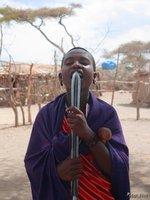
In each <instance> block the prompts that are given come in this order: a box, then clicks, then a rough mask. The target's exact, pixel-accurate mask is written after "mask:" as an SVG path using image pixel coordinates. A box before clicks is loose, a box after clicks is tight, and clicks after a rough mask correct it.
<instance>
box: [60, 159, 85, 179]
mask: <svg viewBox="0 0 150 200" xmlns="http://www.w3.org/2000/svg"><path fill="white" fill-rule="evenodd" d="M82 166H83V164H82V159H81V158H73V159H71V158H70V156H69V157H68V158H66V159H65V160H63V161H62V162H61V163H60V164H58V165H57V172H58V175H59V178H60V179H62V180H64V181H73V180H76V179H79V178H80V177H81V173H82Z"/></svg>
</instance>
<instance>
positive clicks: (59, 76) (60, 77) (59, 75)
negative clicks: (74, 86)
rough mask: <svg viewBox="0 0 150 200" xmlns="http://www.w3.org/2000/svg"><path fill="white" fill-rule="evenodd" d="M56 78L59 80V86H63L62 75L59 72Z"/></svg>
mask: <svg viewBox="0 0 150 200" xmlns="http://www.w3.org/2000/svg"><path fill="white" fill-rule="evenodd" d="M58 78H59V83H60V85H61V86H63V80H62V73H61V72H59V74H58Z"/></svg>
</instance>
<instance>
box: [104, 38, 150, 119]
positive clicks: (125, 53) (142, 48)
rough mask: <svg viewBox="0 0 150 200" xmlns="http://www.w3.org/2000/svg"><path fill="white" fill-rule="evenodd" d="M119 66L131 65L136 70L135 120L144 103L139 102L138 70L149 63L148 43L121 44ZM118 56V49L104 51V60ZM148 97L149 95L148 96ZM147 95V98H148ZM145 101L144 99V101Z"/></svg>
mask: <svg viewBox="0 0 150 200" xmlns="http://www.w3.org/2000/svg"><path fill="white" fill-rule="evenodd" d="M119 50H120V51H119V54H120V59H119V63H120V65H123V66H125V65H128V64H131V65H133V66H134V67H135V68H137V70H138V73H139V75H138V79H137V83H136V107H137V120H138V119H139V118H140V107H141V105H142V104H143V102H144V101H142V102H139V97H138V95H139V87H140V69H141V68H143V67H144V66H145V64H146V63H148V62H150V54H149V53H150V42H141V41H132V42H130V43H126V44H122V45H120V47H119ZM117 55H118V48H117V49H115V50H113V51H110V52H108V51H105V52H104V55H103V56H104V57H105V58H113V59H116V58H117ZM148 95H149V94H148ZM148 95H147V96H148ZM144 100H146V98H145V99H144Z"/></svg>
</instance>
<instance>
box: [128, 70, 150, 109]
mask: <svg viewBox="0 0 150 200" xmlns="http://www.w3.org/2000/svg"><path fill="white" fill-rule="evenodd" d="M132 74H133V78H134V81H135V84H134V89H133V92H132V99H133V103H135V104H136V102H137V97H138V102H143V103H144V105H146V106H150V74H149V71H148V70H146V69H144V68H142V69H137V70H135V71H134V72H133V73H132ZM137 93H138V96H137Z"/></svg>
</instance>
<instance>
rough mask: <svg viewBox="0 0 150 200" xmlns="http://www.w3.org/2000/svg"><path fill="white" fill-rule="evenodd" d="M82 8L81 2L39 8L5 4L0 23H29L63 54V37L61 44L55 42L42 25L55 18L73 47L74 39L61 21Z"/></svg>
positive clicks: (0, 12)
mask: <svg viewBox="0 0 150 200" xmlns="http://www.w3.org/2000/svg"><path fill="white" fill-rule="evenodd" d="M77 8H82V6H81V4H73V3H72V4H70V5H69V6H68V7H57V8H47V7H45V8H40V9H36V10H33V9H16V8H11V7H9V6H6V7H4V8H0V14H1V17H0V23H7V24H8V25H9V24H10V23H11V22H16V23H19V24H27V23H28V24H30V25H31V26H32V27H34V28H36V29H37V30H38V31H39V32H40V33H41V34H42V35H43V36H44V37H45V39H46V40H47V41H48V42H49V43H51V44H52V45H53V46H55V47H56V48H57V49H59V50H60V51H61V52H62V53H63V54H65V50H64V47H63V39H62V41H61V44H57V43H55V42H54V41H52V40H51V39H50V36H47V35H46V34H45V33H44V31H43V30H42V27H43V26H44V25H45V23H46V21H47V20H52V19H55V20H56V21H57V22H58V24H60V25H61V26H62V27H63V28H64V30H65V32H66V34H67V36H68V37H70V40H71V44H72V45H73V46H74V47H75V40H74V38H73V36H72V35H71V34H70V33H69V32H68V30H67V27H66V26H65V24H64V23H63V19H66V18H69V17H71V16H74V15H75V9H77Z"/></svg>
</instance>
